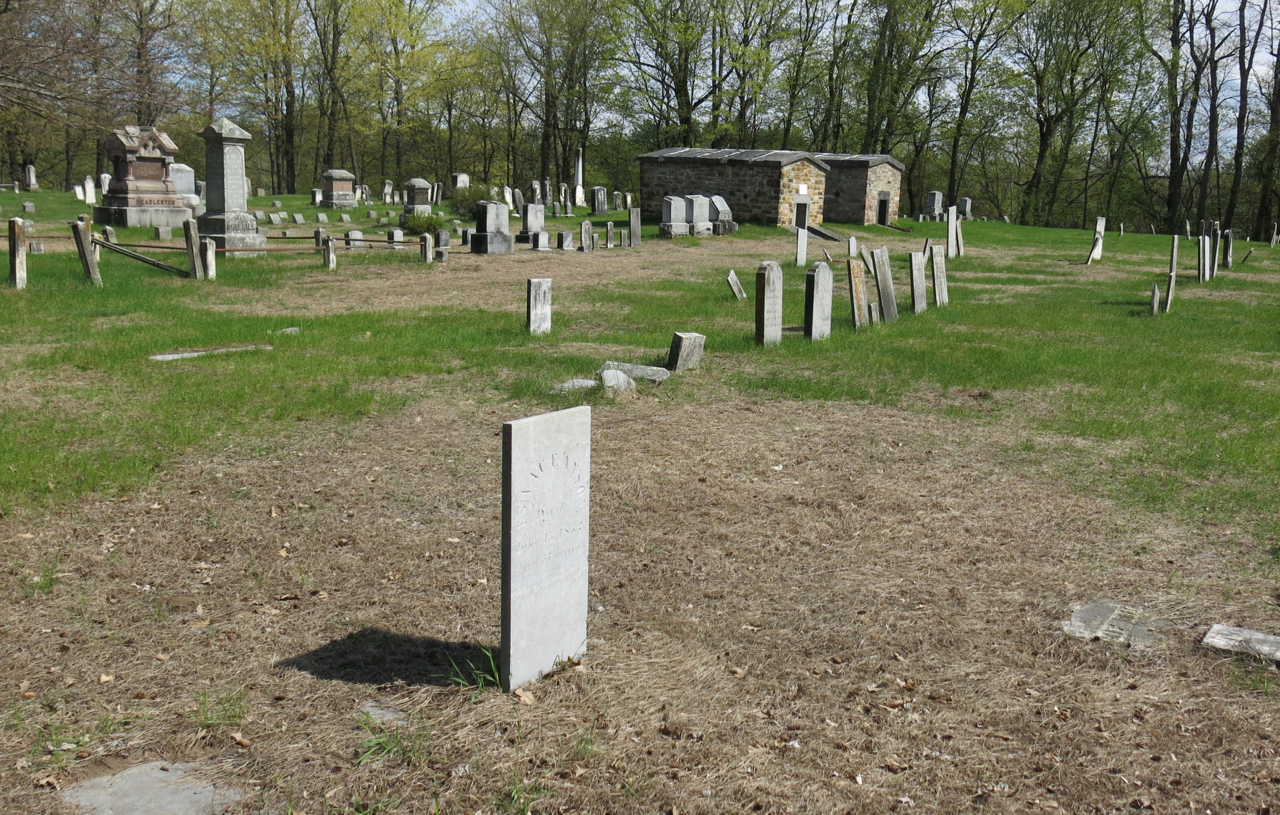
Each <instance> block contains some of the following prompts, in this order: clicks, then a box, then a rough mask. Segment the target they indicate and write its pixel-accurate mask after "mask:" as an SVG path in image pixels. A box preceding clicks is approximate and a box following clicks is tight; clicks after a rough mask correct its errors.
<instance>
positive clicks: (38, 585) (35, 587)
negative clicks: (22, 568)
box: [22, 554, 61, 600]
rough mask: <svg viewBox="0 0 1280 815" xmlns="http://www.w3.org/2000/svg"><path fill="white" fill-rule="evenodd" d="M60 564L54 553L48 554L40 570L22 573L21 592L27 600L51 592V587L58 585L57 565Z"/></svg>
mask: <svg viewBox="0 0 1280 815" xmlns="http://www.w3.org/2000/svg"><path fill="white" fill-rule="evenodd" d="M60 565H61V561H60V560H59V558H58V556H57V555H56V554H54V555H50V556H49V558H48V559H46V560H45V562H44V563H43V564H41V566H40V571H39V572H37V573H36V574H34V575H30V574H24V575H23V576H22V593H23V595H24V596H25V597H26V598H27V599H28V600H33V599H35V598H36V597H39V596H40V595H42V594H43V595H50V594H53V587H54V586H56V585H58V577H59V573H58V567H59V566H60Z"/></svg>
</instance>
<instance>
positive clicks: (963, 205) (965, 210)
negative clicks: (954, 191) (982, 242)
mask: <svg viewBox="0 0 1280 815" xmlns="http://www.w3.org/2000/svg"><path fill="white" fill-rule="evenodd" d="M956 212H957V213H959V215H960V219H961V220H963V221H972V220H973V199H972V198H961V199H960V202H959V203H958V204H956Z"/></svg>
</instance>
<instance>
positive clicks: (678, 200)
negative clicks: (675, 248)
mask: <svg viewBox="0 0 1280 815" xmlns="http://www.w3.org/2000/svg"><path fill="white" fill-rule="evenodd" d="M684 212H685V200H684V198H683V197H682V196H679V195H668V196H665V197H664V198H663V199H662V223H661V224H659V226H658V234H659V235H661V236H662V237H664V238H678V237H680V236H682V235H688V234H689V222H688V221H687V220H685V217H684Z"/></svg>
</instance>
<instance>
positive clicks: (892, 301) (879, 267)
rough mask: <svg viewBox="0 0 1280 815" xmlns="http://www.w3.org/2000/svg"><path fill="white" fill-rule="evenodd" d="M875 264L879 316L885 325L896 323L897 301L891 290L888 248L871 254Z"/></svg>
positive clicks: (883, 247) (882, 248) (881, 248)
mask: <svg viewBox="0 0 1280 815" xmlns="http://www.w3.org/2000/svg"><path fill="white" fill-rule="evenodd" d="M872 257H873V258H874V259H875V264H876V289H878V290H879V294H880V315H881V316H882V317H883V318H884V321H885V322H886V323H896V322H897V321H898V299H897V295H896V294H895V293H894V290H893V273H892V272H891V271H890V270H889V247H887V246H882V247H880V248H879V249H877V250H876V251H875V252H873V253H872Z"/></svg>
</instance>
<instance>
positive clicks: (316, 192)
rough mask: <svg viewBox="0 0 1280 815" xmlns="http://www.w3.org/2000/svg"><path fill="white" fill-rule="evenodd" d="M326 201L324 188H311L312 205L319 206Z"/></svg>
mask: <svg viewBox="0 0 1280 815" xmlns="http://www.w3.org/2000/svg"><path fill="white" fill-rule="evenodd" d="M322 201H324V190H322V189H321V188H319V187H312V188H311V206H313V207H318V206H320V203H321V202H322Z"/></svg>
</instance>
